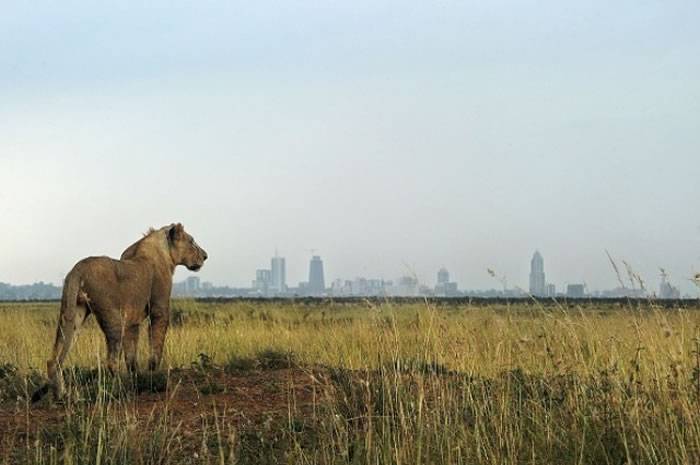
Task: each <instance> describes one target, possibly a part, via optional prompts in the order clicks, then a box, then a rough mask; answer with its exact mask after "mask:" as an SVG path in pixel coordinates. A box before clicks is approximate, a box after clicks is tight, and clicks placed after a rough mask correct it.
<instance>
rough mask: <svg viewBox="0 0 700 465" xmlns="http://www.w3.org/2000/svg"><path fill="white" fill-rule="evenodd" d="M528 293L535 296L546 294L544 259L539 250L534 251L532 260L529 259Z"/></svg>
mask: <svg viewBox="0 0 700 465" xmlns="http://www.w3.org/2000/svg"><path fill="white" fill-rule="evenodd" d="M530 294H532V295H533V296H535V297H544V296H545V295H546V294H545V277H544V260H543V259H542V255H540V252H539V250H538V251H536V252H535V254H534V255H533V256H532V260H530Z"/></svg>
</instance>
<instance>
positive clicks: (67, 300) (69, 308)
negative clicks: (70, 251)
mask: <svg viewBox="0 0 700 465" xmlns="http://www.w3.org/2000/svg"><path fill="white" fill-rule="evenodd" d="M80 280H81V278H80V272H79V271H78V270H77V269H75V268H73V269H72V270H71V271H70V273H68V276H66V279H65V281H64V282H63V294H62V295H61V316H63V315H64V314H65V313H66V312H67V313H68V314H69V316H72V313H74V312H75V307H76V306H77V305H78V292H80Z"/></svg>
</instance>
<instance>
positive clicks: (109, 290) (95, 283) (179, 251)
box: [47, 223, 207, 398]
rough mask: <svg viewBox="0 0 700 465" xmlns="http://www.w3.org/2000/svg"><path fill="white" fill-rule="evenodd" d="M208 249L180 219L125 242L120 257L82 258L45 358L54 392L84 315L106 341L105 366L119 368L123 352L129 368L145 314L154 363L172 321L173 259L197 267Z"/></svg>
mask: <svg viewBox="0 0 700 465" xmlns="http://www.w3.org/2000/svg"><path fill="white" fill-rule="evenodd" d="M206 259H207V254H206V252H205V251H204V249H202V248H201V247H199V246H198V245H197V243H196V242H195V241H194V239H193V238H192V236H190V235H189V234H188V233H186V232H185V230H184V228H183V227H182V225H181V224H180V223H178V224H171V225H169V226H164V227H162V228H160V229H156V230H153V229H151V230H149V232H148V233H147V234H146V235H145V236H144V237H143V238H142V239H141V240H139V241H138V242H135V243H134V244H132V245H131V246H129V247H128V248H127V249H126V250H125V251H124V253H122V255H121V257H120V259H119V260H115V259H113V258H109V257H89V258H85V259H83V260H81V261H79V262H78V263H76V265H75V266H74V267H73V269H72V270H71V271H70V272H69V273H68V275H67V276H66V279H65V283H64V286H63V297H62V299H61V312H60V316H59V321H58V329H57V331H56V342H55V344H54V349H53V356H52V358H51V360H49V361H48V362H47V371H48V377H49V383H51V385H52V386H53V389H54V394H55V396H56V397H57V398H61V397H62V396H63V393H64V384H63V376H62V374H61V366H62V364H63V361H64V359H65V357H66V355H67V354H68V351H69V350H70V346H71V344H72V342H73V341H74V339H75V335H76V333H77V332H78V329H79V328H80V326H81V325H82V323H83V321H84V320H85V318H87V317H88V316H89V315H90V314H94V315H95V318H96V319H97V322H98V323H99V325H100V328H101V329H102V331H103V332H104V335H105V341H106V342H107V366H108V368H109V369H110V370H111V371H115V370H116V368H117V363H118V358H119V354H120V353H121V352H123V353H124V358H125V360H126V365H127V368H128V369H129V370H130V371H132V372H135V371H136V369H137V366H136V348H137V344H138V336H139V326H140V324H141V323H142V322H143V321H144V320H145V319H146V318H147V317H148V318H149V320H150V328H149V339H150V344H151V357H150V360H149V369H151V370H153V369H155V368H157V367H158V365H159V363H160V359H161V356H162V353H163V344H164V342H165V334H166V332H167V330H168V324H169V321H170V292H171V289H172V283H173V272H174V271H175V267H176V266H177V265H184V266H186V267H187V268H188V269H190V270H193V271H198V270H199V268H201V267H202V265H203V264H204V260H206Z"/></svg>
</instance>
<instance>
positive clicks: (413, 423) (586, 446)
mask: <svg viewBox="0 0 700 465" xmlns="http://www.w3.org/2000/svg"><path fill="white" fill-rule="evenodd" d="M56 312H57V308H56V305H53V304H22V305H19V304H15V305H2V306H0V327H2V328H14V329H13V330H11V331H4V332H3V333H2V334H0V366H6V367H7V368H6V370H7V374H6V375H4V377H3V375H2V371H1V370H0V401H3V404H1V405H4V406H6V407H5V408H6V409H9V408H10V407H9V405H10V404H12V405H14V407H13V408H14V409H15V410H14V411H15V412H16V414H17V415H27V416H28V417H29V416H30V415H31V411H32V409H31V408H30V407H29V406H28V405H27V404H26V401H24V400H23V399H24V398H25V396H23V394H22V388H21V383H20V382H19V381H18V380H23V381H22V382H24V386H26V387H25V388H24V389H25V390H26V391H28V390H29V389H30V388H31V384H32V383H37V382H38V376H39V375H37V374H36V373H35V371H34V370H35V369H37V368H39V369H41V368H42V367H43V366H44V361H45V359H46V358H47V356H48V353H49V350H50V344H51V337H52V335H53V332H54V330H55V328H54V325H55V319H56ZM103 345H104V343H103V342H102V336H101V333H100V332H99V329H98V328H97V327H96V326H95V325H94V323H92V324H88V325H87V327H86V328H85V329H84V330H83V332H82V333H81V335H80V336H79V339H78V342H77V344H76V345H75V347H74V350H73V352H72V353H71V356H70V357H69V361H68V364H69V365H73V366H78V367H97V366H99V365H100V363H101V360H102V359H103V357H104V354H103V350H104V349H103ZM142 346H143V347H142V348H141V349H142V353H141V360H145V358H146V356H147V355H146V353H145V352H146V347H145V346H146V338H143V341H142ZM265 354H267V355H265ZM276 354H281V355H276ZM276 357H277V358H276ZM165 361H166V364H167V365H168V368H170V369H173V370H177V369H179V368H183V367H191V366H193V365H192V364H193V362H194V361H198V362H197V366H198V367H199V369H201V370H203V371H204V372H206V371H207V370H217V369H221V370H226V369H227V368H230V369H236V370H241V369H243V370H246V369H253V370H274V369H275V368H277V367H280V366H288V365H289V363H290V362H291V363H292V364H293V365H294V366H298V367H299V368H298V369H299V370H306V371H307V372H308V377H309V379H312V380H313V386H314V390H315V394H314V405H313V408H312V409H311V410H309V409H307V408H304V407H303V406H301V405H299V404H298V403H297V399H295V394H294V391H293V390H291V389H290V391H289V393H288V399H287V405H286V409H285V410H286V414H285V418H282V419H279V418H277V419H273V420H271V421H269V422H262V423H260V424H252V425H249V427H242V426H241V425H240V422H237V421H233V419H231V418H230V417H227V414H226V413H225V412H221V411H217V406H215V405H212V406H211V407H210V408H209V414H208V415H207V416H205V417H203V419H202V421H201V425H200V427H198V428H197V430H196V431H187V428H185V427H183V425H182V424H178V420H176V419H174V418H172V416H171V415H170V414H169V412H170V410H169V405H170V404H169V402H171V400H170V399H172V398H173V397H172V396H171V390H172V389H173V388H172V385H175V386H176V383H171V384H169V385H168V388H167V390H164V392H162V393H161V394H160V395H162V397H163V401H162V406H161V407H162V408H159V409H158V411H157V412H156V411H154V412H152V413H151V414H149V415H147V416H144V414H143V413H139V412H138V409H137V408H136V407H137V406H138V403H139V394H138V388H137V389H136V391H134V388H133V387H132V388H131V390H130V389H123V388H122V387H120V383H115V381H114V380H110V379H108V377H105V376H102V375H99V373H100V371H99V370H98V371H97V374H96V375H95V376H93V377H92V378H90V379H87V378H86V377H85V376H83V377H80V376H77V377H74V379H75V380H76V381H74V383H73V386H74V393H73V395H72V399H77V400H75V401H69V402H68V403H66V404H65V405H62V406H59V407H48V406H43V407H41V408H48V409H51V408H53V409H56V408H58V409H64V410H65V415H64V416H62V417H61V418H62V419H63V420H62V422H63V423H59V424H54V425H49V426H50V427H46V428H44V432H43V433H38V434H34V435H33V436H32V438H33V442H31V443H23V444H20V443H21V440H19V439H17V438H15V439H13V441H14V443H13V444H12V445H13V446H14V447H11V448H10V449H12V450H11V452H5V456H4V457H5V461H6V462H11V461H13V460H23V461H25V462H29V463H96V461H100V462H102V463H232V462H237V463H276V462H284V463H324V464H331V463H333V464H335V463H367V464H369V463H375V464H376V463H402V464H421V463H446V464H453V463H465V464H467V463H478V464H482V463H483V464H526V463H528V464H529V463H531V464H540V463H557V464H559V463H572V464H574V463H576V464H578V463H587V464H588V463H590V464H599V463H609V464H621V463H649V464H651V463H654V464H658V463H669V464H670V463H674V464H675V463H678V464H681V463H700V421H698V420H697V418H698V415H697V412H698V408H699V407H700V315H699V314H697V313H696V312H695V311H693V310H685V309H674V310H662V309H660V308H656V307H655V306H654V303H653V302H649V303H648V304H645V305H643V306H641V307H629V306H628V307H612V306H611V307H601V306H598V305H595V304H590V305H589V306H586V307H574V308H563V307H554V308H544V307H541V306H538V305H536V304H534V305H529V306H519V307H518V306H516V307H512V306H511V307H507V306H499V307H491V308H483V307H479V308H477V307H470V306H453V307H444V308H443V307H441V308H435V307H433V306H431V305H430V304H429V303H427V304H424V305H423V304H421V305H419V304H416V305H408V304H405V305H393V304H392V303H391V302H387V303H385V304H383V305H379V306H373V305H369V304H368V305H359V304H358V305H349V306H348V305H338V304H332V303H329V304H328V305H326V306H323V307H320V308H316V307H314V308H311V307H306V306H304V305H298V304H292V303H290V304H265V303H259V304H255V303H232V304H208V303H198V302H195V301H187V300H182V301H174V302H173V325H172V327H171V330H170V333H169V335H168V342H167V347H166V356H165ZM128 383H129V380H124V381H123V383H122V384H124V385H128ZM18 386H19V387H18ZM88 393H91V394H88ZM81 399H82V400H81ZM13 402H14V403H13ZM173 408H177V407H176V406H174V407H173ZM39 428H40V429H41V426H40V427H39ZM144 431H147V432H148V433H147V434H146V435H145V436H144ZM20 439H21V438H20ZM18 441H19V442H18ZM6 443H7V441H6ZM20 446H21V447H20ZM5 450H6V451H7V450H8V447H6V448H5ZM0 460H2V458H1V457H0ZM71 461H72V462H71Z"/></svg>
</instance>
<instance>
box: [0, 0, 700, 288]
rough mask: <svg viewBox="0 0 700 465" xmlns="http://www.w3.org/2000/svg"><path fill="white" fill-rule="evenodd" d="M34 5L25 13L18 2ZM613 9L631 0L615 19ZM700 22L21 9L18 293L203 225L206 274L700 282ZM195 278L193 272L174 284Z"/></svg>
mask: <svg viewBox="0 0 700 465" xmlns="http://www.w3.org/2000/svg"><path fill="white" fill-rule="evenodd" d="M17 3H19V2H17ZM611 3H614V4H611ZM698 20H700V3H698V2H690V1H688V2H683V1H664V2H660V1H659V2H651V1H634V2H632V1H629V2H628V1H618V2H607V1H586V2H578V3H571V2H560V1H556V2H555V1H522V2H521V1H508V2H505V1H492V2H407V1H402V2H398V1H397V2H377V1H372V2H343V3H339V2H291V1H286V2H264V1H261V2H149V6H143V5H140V2H139V3H131V2H114V3H113V4H112V5H108V4H107V3H106V2H70V1H68V2H44V3H43V4H42V3H41V2H39V3H37V2H32V4H31V5H29V4H27V5H26V6H25V5H18V4H3V5H2V12H1V14H0V162H1V165H0V218H1V220H0V221H1V223H0V224H1V225H2V227H1V228H0V243H2V244H3V254H2V260H0V281H10V282H16V283H20V282H30V281H34V280H39V279H42V280H45V281H51V282H58V281H60V279H61V277H62V275H63V274H64V273H65V272H67V271H68V270H69V269H70V268H71V266H72V265H73V263H74V262H75V261H76V260H78V259H79V258H81V257H83V256H86V255H95V254H108V255H112V256H118V255H119V254H120V253H121V251H122V250H123V249H124V248H125V247H126V246H127V245H128V244H130V243H131V242H133V241H134V240H136V239H138V238H139V237H140V234H141V233H142V232H143V231H145V230H146V229H147V228H148V227H149V226H151V225H153V226H160V225H163V224H167V223H170V222H172V221H182V222H183V223H184V224H185V226H186V227H187V228H188V229H189V230H190V231H191V232H192V233H193V234H194V235H195V237H196V238H197V239H198V241H199V242H200V243H201V244H202V245H203V246H204V247H205V248H206V249H207V251H208V252H209V255H210V257H211V258H210V260H209V261H208V262H207V266H206V267H205V268H204V269H203V270H202V272H201V273H200V275H201V277H202V279H205V280H212V281H214V282H216V283H227V284H231V285H239V286H242V285H249V283H250V280H251V279H253V277H254V271H255V269H256V268H260V267H263V266H269V257H270V255H272V254H273V252H274V249H275V247H278V248H279V249H280V252H281V253H282V254H283V255H285V256H286V257H287V262H288V275H289V280H290V284H293V285H295V284H296V283H297V282H298V281H300V280H303V279H306V273H307V264H308V258H309V251H308V249H311V248H315V249H318V253H320V254H321V255H322V256H323V258H324V260H325V262H326V271H327V279H328V280H330V279H331V278H334V277H343V278H353V277H355V276H357V275H365V276H369V277H385V278H389V279H391V278H395V277H397V276H399V275H401V274H404V273H406V272H407V271H409V270H410V271H412V272H415V273H416V274H417V275H418V277H419V278H421V279H422V280H423V281H425V282H427V283H429V284H432V283H434V281H435V272H436V271H437V269H438V268H439V267H440V266H442V265H444V266H446V267H447V268H448V269H449V270H450V271H451V272H452V276H453V278H454V279H456V280H457V281H458V282H459V283H460V286H461V287H462V288H485V287H498V283H497V282H494V280H493V279H492V278H490V277H489V276H488V275H487V273H486V268H488V267H490V268H494V269H495V270H497V272H498V273H499V274H505V275H507V276H508V280H509V282H510V283H512V284H514V285H520V286H523V287H526V286H527V272H528V265H529V258H530V256H531V254H532V252H533V251H534V249H535V248H539V249H540V250H541V251H542V254H543V255H544V258H545V268H546V272H547V278H548V280H549V281H552V282H554V283H556V284H557V285H558V286H562V285H563V284H565V283H567V282H579V281H585V282H587V283H588V284H589V286H590V287H593V288H607V287H613V286H614V285H615V283H616V280H615V277H614V275H613V272H612V270H611V269H610V266H609V264H608V262H607V258H606V256H605V252H604V251H605V250H606V249H607V250H609V251H610V253H611V254H612V255H613V256H615V257H617V258H621V259H622V258H624V259H626V260H628V261H629V262H630V263H631V264H632V265H633V266H634V267H635V269H636V270H637V271H639V272H641V274H642V275H643V276H644V277H645V278H646V279H647V280H648V281H649V282H650V284H651V285H652V287H654V288H655V287H656V286H657V282H658V267H660V266H662V267H665V268H667V269H668V270H669V271H670V273H671V277H672V279H673V280H674V282H676V283H677V284H680V285H681V286H682V289H683V290H684V292H691V291H693V292H694V293H696V292H697V291H695V290H693V287H692V286H691V284H690V283H689V282H688V281H687V280H685V279H686V278H688V277H689V276H690V275H691V273H692V272H694V271H700V216H699V215H698V213H697V201H698V197H699V194H700V184H699V183H700V162H698V156H699V155H700V150H699V149H700V131H699V130H698V126H699V125H700V124H699V123H700V30H699V29H698V27H697V24H698ZM186 274H187V272H184V271H180V272H179V273H178V279H179V278H181V277H183V276H185V275H186Z"/></svg>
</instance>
